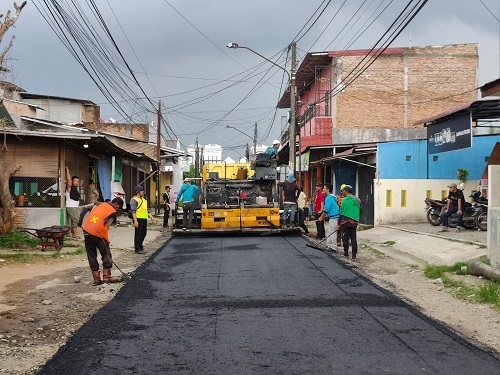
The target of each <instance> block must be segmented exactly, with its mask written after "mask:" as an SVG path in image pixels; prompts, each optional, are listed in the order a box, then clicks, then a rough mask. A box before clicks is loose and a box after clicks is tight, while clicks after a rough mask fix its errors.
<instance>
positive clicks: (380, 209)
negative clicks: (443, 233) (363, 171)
mask: <svg viewBox="0 0 500 375" xmlns="http://www.w3.org/2000/svg"><path fill="white" fill-rule="evenodd" d="M450 182H456V183H458V181H456V179H450V180H417V179H379V180H375V183H374V201H375V213H374V217H375V220H374V223H375V225H385V224H395V223H419V222H422V223H423V222H427V218H426V216H425V211H424V209H425V207H426V205H425V203H424V201H425V198H426V197H429V198H433V199H441V198H442V197H443V196H448V188H447V186H448V184H449V183H450ZM479 182H480V181H478V180H471V181H467V183H466V184H465V188H464V195H465V198H466V199H467V201H469V200H470V198H468V196H469V195H471V192H472V191H474V190H477V189H478V186H479ZM405 195H406V199H405ZM429 225H430V224H429Z"/></svg>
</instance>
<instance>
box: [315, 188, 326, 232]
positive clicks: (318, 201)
mask: <svg viewBox="0 0 500 375" xmlns="http://www.w3.org/2000/svg"><path fill="white" fill-rule="evenodd" d="M324 206H325V195H324V194H323V183H322V182H319V181H318V182H316V197H315V198H314V220H316V230H317V235H316V238H318V239H323V238H325V222H324V221H319V220H318V219H319V217H320V216H321V214H322V213H323V208H324Z"/></svg>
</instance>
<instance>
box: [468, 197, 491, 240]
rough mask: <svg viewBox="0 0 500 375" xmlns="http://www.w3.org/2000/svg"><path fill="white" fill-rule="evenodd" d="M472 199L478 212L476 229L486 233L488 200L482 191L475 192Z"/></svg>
mask: <svg viewBox="0 0 500 375" xmlns="http://www.w3.org/2000/svg"><path fill="white" fill-rule="evenodd" d="M471 197H472V200H473V201H474V207H475V208H476V209H477V211H478V212H477V214H476V227H478V228H479V229H480V230H482V231H486V230H487V229H488V199H487V198H485V197H484V196H483V195H482V194H481V192H480V191H475V192H473V193H472V194H471Z"/></svg>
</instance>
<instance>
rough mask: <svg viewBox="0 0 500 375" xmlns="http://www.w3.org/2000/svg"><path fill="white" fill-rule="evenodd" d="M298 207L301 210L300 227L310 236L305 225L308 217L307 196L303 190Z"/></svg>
mask: <svg viewBox="0 0 500 375" xmlns="http://www.w3.org/2000/svg"><path fill="white" fill-rule="evenodd" d="M297 206H298V208H299V227H301V228H302V229H304V232H305V234H306V235H308V234H309V229H308V228H307V225H306V223H305V218H306V217H307V210H308V208H307V196H306V193H304V191H303V190H302V189H300V194H299V197H298V198H297Z"/></svg>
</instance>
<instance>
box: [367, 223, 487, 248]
mask: <svg viewBox="0 0 500 375" xmlns="http://www.w3.org/2000/svg"><path fill="white" fill-rule="evenodd" d="M378 226H379V227H383V228H389V229H396V230H399V231H401V232H408V233H414V234H420V235H423V236H429V237H435V238H440V239H443V240H446V241H450V242H460V243H463V244H464V245H475V246H488V245H487V244H485V243H482V242H478V241H464V240H459V239H456V238H448V237H443V236H440V235H438V234H432V233H425V232H417V231H414V230H410V229H404V228H398V227H393V226H390V225H378ZM374 228H376V227H374Z"/></svg>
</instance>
